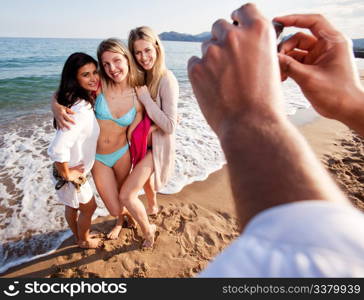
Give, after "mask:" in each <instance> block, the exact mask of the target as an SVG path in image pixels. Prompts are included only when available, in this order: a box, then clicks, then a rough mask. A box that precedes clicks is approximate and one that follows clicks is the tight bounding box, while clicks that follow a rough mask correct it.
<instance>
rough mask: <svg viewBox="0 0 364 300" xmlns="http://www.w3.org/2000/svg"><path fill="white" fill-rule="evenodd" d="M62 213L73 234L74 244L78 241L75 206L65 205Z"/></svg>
mask: <svg viewBox="0 0 364 300" xmlns="http://www.w3.org/2000/svg"><path fill="white" fill-rule="evenodd" d="M64 215H65V218H66V221H67V224H68V226H69V227H70V229H71V230H72V232H73V236H74V238H75V242H76V244H77V243H78V231H77V217H78V213H77V208H73V207H69V206H67V205H66V206H65V210H64Z"/></svg>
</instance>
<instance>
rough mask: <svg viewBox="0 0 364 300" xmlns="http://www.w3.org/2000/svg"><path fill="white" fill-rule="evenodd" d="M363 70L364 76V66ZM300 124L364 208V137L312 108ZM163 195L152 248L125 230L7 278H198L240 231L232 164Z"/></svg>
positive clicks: (298, 118) (105, 223)
mask: <svg viewBox="0 0 364 300" xmlns="http://www.w3.org/2000/svg"><path fill="white" fill-rule="evenodd" d="M361 76H362V79H364V72H361ZM307 120H310V122H309V123H307V124H303V123H304V121H307ZM292 122H293V123H294V124H296V125H297V126H298V128H299V130H300V131H301V132H302V133H303V135H304V136H305V137H306V139H307V141H308V142H309V144H310V145H311V146H312V148H313V150H314V152H315V153H316V155H317V157H318V158H319V159H320V160H321V161H322V162H323V164H324V165H325V167H326V168H327V169H328V170H329V171H330V173H331V175H332V177H333V178H334V180H335V181H336V182H337V183H338V184H339V185H340V186H341V187H342V189H343V190H344V192H345V193H346V194H347V195H348V197H349V198H350V200H351V201H352V202H353V204H354V205H355V206H356V207H358V208H359V209H361V210H363V211H364V167H363V166H364V147H363V146H364V139H362V138H360V137H358V136H357V135H356V134H354V133H353V132H352V131H351V130H349V128H347V127H346V126H345V125H343V124H341V123H339V122H336V121H333V120H329V119H325V118H323V117H319V116H318V115H317V114H315V113H314V112H313V110H312V109H309V110H305V111H300V112H298V113H297V114H296V115H295V116H294V117H292ZM141 198H142V199H143V200H145V199H144V197H141ZM158 201H159V205H160V208H161V209H160V212H159V214H158V215H157V216H156V217H151V218H150V220H151V221H152V222H153V223H155V224H157V226H158V232H157V235H156V242H155V246H154V248H153V249H152V250H141V249H140V246H141V244H142V238H141V232H140V229H138V230H133V229H129V228H123V229H122V231H121V234H120V235H119V239H118V240H114V241H111V240H105V244H104V247H103V248H102V249H97V250H82V249H80V248H78V247H76V246H75V245H73V244H72V240H71V239H68V240H67V241H65V242H64V243H63V244H62V245H61V246H60V248H59V249H58V250H56V251H55V252H54V253H52V254H50V255H48V256H46V257H43V258H39V259H37V260H34V261H31V262H29V263H25V264H22V265H20V266H17V267H14V268H11V269H9V270H8V271H7V272H6V273H5V274H2V276H0V277H67V278H73V277H84V278H95V277H101V278H110V277H112V278H120V277H162V278H164V277H193V276H195V275H196V274H198V273H199V272H200V271H201V270H202V269H204V268H205V267H206V265H207V263H208V262H209V261H210V260H212V259H213V257H214V256H215V255H217V254H218V253H219V252H220V251H221V250H222V249H224V248H225V247H226V246H228V245H229V244H230V243H231V242H232V241H233V240H234V239H235V238H236V237H237V236H238V235H239V231H238V222H237V219H236V214H235V210H234V202H233V198H232V194H231V190H230V186H229V179H228V172H227V168H226V166H224V167H223V168H222V169H221V170H219V171H217V172H215V173H213V174H211V175H210V176H209V177H208V178H207V179H206V180H204V181H201V182H195V183H192V184H191V185H189V186H186V187H185V188H184V189H183V190H182V191H181V192H179V193H177V194H174V195H158ZM113 224H114V218H112V217H99V218H97V219H95V220H94V221H93V225H92V229H93V230H96V231H99V232H101V235H102V236H105V234H106V233H107V232H108V231H109V230H110V229H111V228H112V226H113Z"/></svg>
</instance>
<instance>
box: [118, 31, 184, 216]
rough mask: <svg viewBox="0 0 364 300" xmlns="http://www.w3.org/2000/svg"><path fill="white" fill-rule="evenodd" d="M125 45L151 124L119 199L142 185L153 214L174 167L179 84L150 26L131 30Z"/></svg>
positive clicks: (133, 195) (138, 92)
mask: <svg viewBox="0 0 364 300" xmlns="http://www.w3.org/2000/svg"><path fill="white" fill-rule="evenodd" d="M128 45H129V50H130V52H131V53H132V55H133V57H134V59H135V61H136V63H137V65H138V67H139V69H140V70H141V71H142V72H143V74H144V84H145V85H144V86H143V87H140V88H138V89H137V90H136V91H137V95H138V98H139V100H140V101H141V102H142V103H143V105H144V108H145V110H146V112H147V113H148V115H149V117H150V119H151V120H152V122H153V123H154V124H153V125H152V127H151V130H150V133H151V145H152V147H151V149H148V151H147V154H146V156H145V157H144V159H143V160H142V161H141V162H139V163H138V164H137V165H136V167H135V168H134V169H133V171H132V173H131V174H130V175H129V176H128V178H127V179H126V181H125V183H124V184H123V186H122V188H121V192H120V198H121V201H122V203H124V205H126V204H125V203H127V202H128V201H130V199H132V197H136V194H137V192H138V191H139V190H140V189H141V188H144V191H145V193H146V196H147V199H148V210H147V211H148V214H156V213H157V212H158V205H157V199H156V191H159V190H161V189H162V188H163V186H164V185H165V184H166V183H167V181H168V179H169V178H170V176H171V174H172V171H173V169H174V160H175V131H176V125H177V101H178V96H179V87H178V82H177V79H176V78H175V76H174V75H173V73H172V72H171V71H170V70H168V69H167V68H166V66H165V57H164V49H163V46H162V43H161V41H160V40H159V38H158V36H157V35H156V34H155V33H154V32H153V30H152V29H151V28H149V27H146V26H143V27H138V28H135V29H133V30H131V31H130V34H129V41H128ZM148 148H150V147H148Z"/></svg>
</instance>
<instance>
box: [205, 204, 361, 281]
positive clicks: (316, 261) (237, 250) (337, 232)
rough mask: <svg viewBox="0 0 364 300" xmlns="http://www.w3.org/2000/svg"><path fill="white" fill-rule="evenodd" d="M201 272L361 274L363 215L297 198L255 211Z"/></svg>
mask: <svg viewBox="0 0 364 300" xmlns="http://www.w3.org/2000/svg"><path fill="white" fill-rule="evenodd" d="M199 276H200V277H364V214H363V213H362V212H360V211H359V210H358V209H356V208H354V207H352V206H350V205H345V204H336V203H333V202H328V201H301V202H294V203H291V204H285V205H279V206H276V207H273V208H270V209H267V210H265V211H263V212H261V213H260V214H258V215H257V216H255V217H254V218H253V219H252V220H251V221H250V222H249V224H248V226H247V227H246V229H245V230H244V232H243V233H242V235H241V236H240V237H238V238H237V239H236V240H235V241H234V242H233V243H232V245H231V246H229V247H228V248H226V249H225V250H224V251H223V252H222V253H221V254H220V255H219V256H218V257H217V258H216V259H215V260H214V261H213V262H212V263H211V264H210V265H208V267H207V268H206V269H205V270H204V271H203V272H202V273H201V274H200V275H199Z"/></svg>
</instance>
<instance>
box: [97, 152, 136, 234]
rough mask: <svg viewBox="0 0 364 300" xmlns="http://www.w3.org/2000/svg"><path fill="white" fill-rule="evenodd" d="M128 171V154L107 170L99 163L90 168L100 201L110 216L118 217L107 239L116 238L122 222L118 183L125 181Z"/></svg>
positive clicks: (106, 167)
mask: <svg viewBox="0 0 364 300" xmlns="http://www.w3.org/2000/svg"><path fill="white" fill-rule="evenodd" d="M127 153H128V152H127ZM129 170H130V157H129V153H128V154H127V155H124V156H122V157H121V158H120V159H119V161H118V162H117V163H116V164H115V166H114V167H113V168H109V167H108V166H105V165H104V164H103V163H101V162H99V161H95V164H94V166H93V168H92V176H93V179H94V182H95V185H96V188H97V191H98V193H99V195H100V197H101V199H102V201H103V202H104V204H105V206H106V208H107V209H108V211H109V213H110V214H111V215H112V216H115V217H116V216H117V217H118V219H117V221H116V224H115V226H114V227H113V228H112V229H111V231H110V232H109V233H108V235H107V237H108V238H109V239H117V238H118V236H119V233H120V231H121V228H122V224H123V222H124V216H123V213H124V211H123V209H122V206H121V205H120V202H119V190H120V182H123V181H124V180H125V178H126V176H128V174H129Z"/></svg>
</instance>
